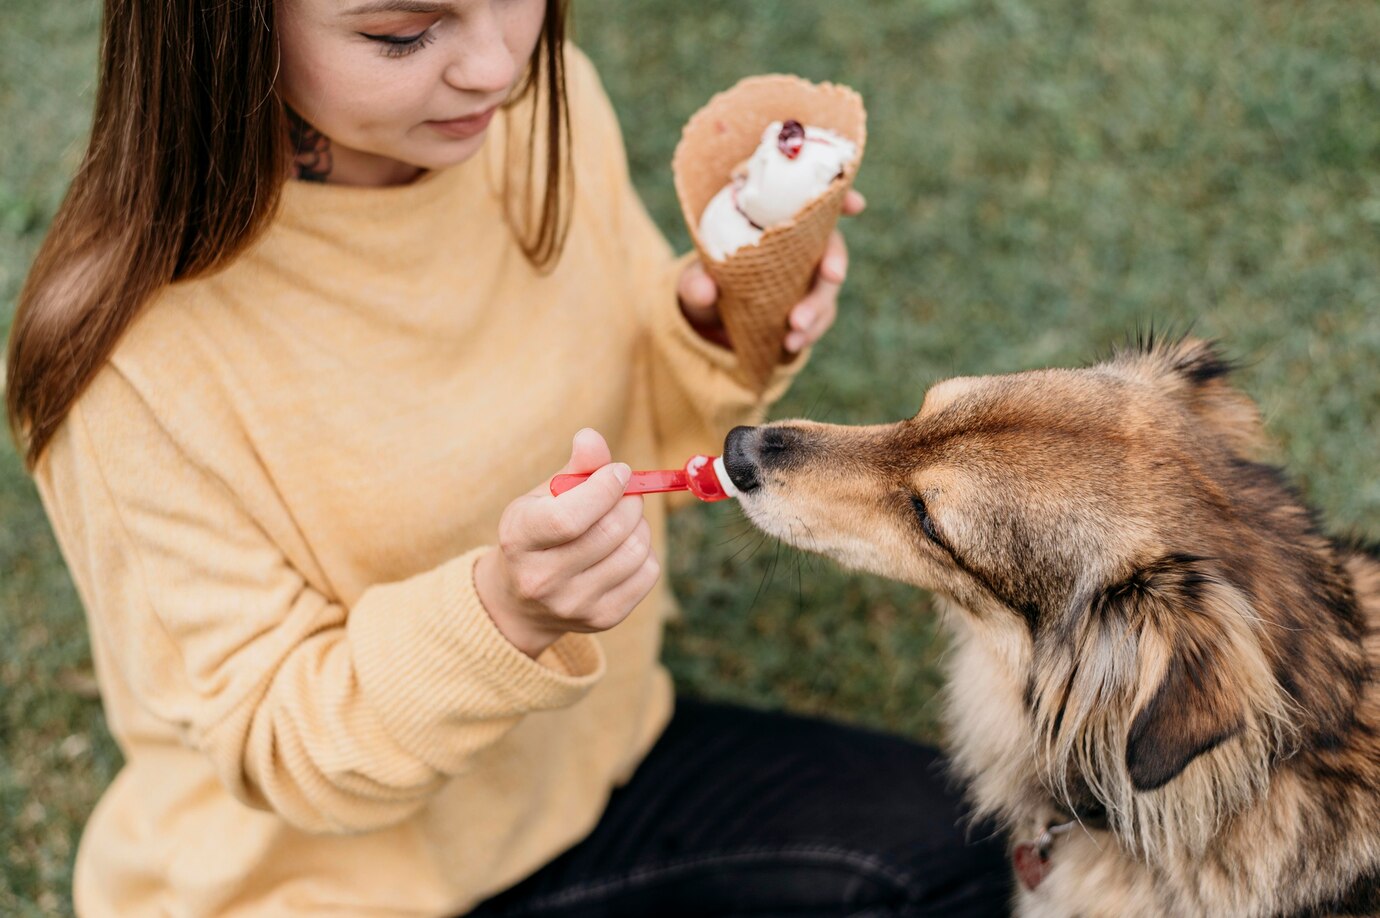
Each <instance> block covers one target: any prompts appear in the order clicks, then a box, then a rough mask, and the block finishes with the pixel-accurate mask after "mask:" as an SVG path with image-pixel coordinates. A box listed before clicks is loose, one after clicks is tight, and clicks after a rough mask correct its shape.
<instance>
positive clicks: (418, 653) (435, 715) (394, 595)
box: [346, 547, 604, 774]
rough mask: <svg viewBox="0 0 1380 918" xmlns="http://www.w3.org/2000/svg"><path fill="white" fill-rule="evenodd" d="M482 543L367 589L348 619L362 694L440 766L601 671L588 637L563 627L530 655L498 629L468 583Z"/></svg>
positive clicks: (577, 693) (563, 703)
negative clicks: (406, 577) (438, 563)
mask: <svg viewBox="0 0 1380 918" xmlns="http://www.w3.org/2000/svg"><path fill="white" fill-rule="evenodd" d="M488 550H489V549H488V548H487V547H485V548H478V549H475V550H473V551H469V552H466V553H465V554H463V555H461V556H460V557H458V558H455V559H453V560H451V561H448V562H446V563H445V564H443V565H441V566H440V567H437V568H435V569H433V570H430V571H426V572H424V573H421V574H418V575H417V576H415V577H413V578H411V579H409V580H404V581H400V582H398V583H391V584H383V585H380V586H376V587H373V588H371V589H370V590H368V591H366V593H365V594H364V596H362V597H361V598H360V601H359V602H358V603H356V604H355V607H354V608H353V609H351V611H350V615H349V618H348V620H347V621H346V630H347V633H348V635H349V641H350V646H351V654H352V655H353V659H354V664H355V669H356V672H357V673H358V675H359V681H360V685H361V687H362V689H363V691H364V694H365V697H366V698H368V699H369V701H370V703H371V704H372V705H373V706H374V707H376V708H377V709H378V711H379V716H380V718H381V720H382V721H383V724H384V726H385V727H386V728H387V730H388V731H389V733H391V734H392V735H393V737H394V738H395V739H396V740H397V741H398V743H399V744H400V745H401V746H403V748H405V749H407V750H408V751H409V752H411V753H413V754H414V755H416V756H417V757H418V758H420V759H421V760H422V761H424V762H426V763H427V764H428V765H430V766H431V767H433V768H435V769H437V770H438V771H441V772H443V773H446V774H455V773H458V772H459V771H460V770H461V769H462V768H463V766H464V762H465V760H466V759H467V758H468V757H469V756H470V755H471V754H473V752H474V750H475V749H476V748H478V747H481V746H485V745H488V744H489V743H491V742H493V741H495V740H497V739H498V737H499V736H501V735H502V734H503V733H505V732H507V731H508V730H509V729H511V728H512V727H513V726H515V725H516V724H517V722H518V721H519V720H520V719H521V717H522V716H523V715H524V714H529V713H532V712H534V711H544V710H551V709H555V708H564V707H569V706H570V705H572V704H574V703H575V702H577V701H579V700H580V699H581V698H583V697H584V695H585V694H586V693H587V692H588V691H589V690H590V688H591V687H592V686H593V685H594V684H595V683H596V682H598V681H599V679H600V678H601V677H602V676H603V674H604V654H603V650H602V649H601V647H600V645H599V642H598V641H597V640H595V639H594V638H593V637H592V636H590V635H587V634H574V633H571V634H566V635H563V636H562V637H561V638H560V639H559V640H558V641H556V642H555V643H554V644H552V645H551V646H550V647H548V648H547V649H546V650H545V651H544V652H543V653H542V654H541V656H540V657H538V658H537V659H536V660H533V659H532V658H531V657H528V656H527V655H526V654H524V653H523V652H522V651H520V650H518V649H517V648H516V647H514V646H513V645H512V644H511V643H510V642H509V641H508V639H507V638H505V637H504V636H503V634H502V632H500V631H499V630H498V627H497V626H496V625H495V624H494V623H493V620H492V619H491V618H490V617H489V613H488V611H487V610H486V609H485V608H484V605H483V603H481V602H480V600H479V594H478V593H477V592H476V590H475V587H474V573H473V571H474V564H475V562H476V561H478V560H479V558H480V556H481V555H483V554H484V552H486V551H488Z"/></svg>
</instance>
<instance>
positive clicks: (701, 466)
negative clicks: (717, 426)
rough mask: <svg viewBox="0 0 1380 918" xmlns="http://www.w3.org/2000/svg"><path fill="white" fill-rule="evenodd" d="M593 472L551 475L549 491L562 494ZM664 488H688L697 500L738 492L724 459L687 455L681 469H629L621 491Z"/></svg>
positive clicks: (648, 491) (723, 497)
mask: <svg viewBox="0 0 1380 918" xmlns="http://www.w3.org/2000/svg"><path fill="white" fill-rule="evenodd" d="M592 474H594V473H593V472H581V473H580V474H578V475H557V476H556V477H555V478H553V479H551V493H552V494H554V495H558V496H559V495H561V494H564V493H565V492H566V491H569V490H570V489H571V488H573V487H575V486H576V485H577V484H579V483H580V482H582V481H584V480H585V479H586V478H588V477H589V476H590V475H592ZM665 491H689V492H690V493H691V494H693V495H695V496H696V497H698V498H699V499H700V500H705V501H710V500H727V499H728V498H730V497H737V496H738V489H737V488H735V487H734V486H733V481H732V480H731V479H730V478H729V477H728V471H727V470H726V469H725V468H724V461H723V459H721V458H720V457H718V456H691V457H690V461H689V462H687V463H685V468H684V469H655V470H652V471H646V472H633V473H632V477H631V478H629V479H628V486H627V487H626V488H625V489H624V490H623V493H624V494H660V493H662V492H665Z"/></svg>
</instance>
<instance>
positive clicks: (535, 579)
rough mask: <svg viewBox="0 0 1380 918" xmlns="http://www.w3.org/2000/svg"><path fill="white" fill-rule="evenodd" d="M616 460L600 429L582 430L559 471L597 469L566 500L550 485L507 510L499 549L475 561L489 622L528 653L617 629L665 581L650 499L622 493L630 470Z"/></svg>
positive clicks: (500, 524)
mask: <svg viewBox="0 0 1380 918" xmlns="http://www.w3.org/2000/svg"><path fill="white" fill-rule="evenodd" d="M610 459H611V457H610V455H609V447H608V444H607V443H605V442H604V438H603V437H601V436H600V435H599V434H598V433H596V432H595V431H593V430H590V429H589V428H585V429H584V430H581V431H580V432H579V433H577V434H576V435H575V440H574V442H573V443H572V444H571V449H570V461H569V462H567V463H566V465H565V468H563V469H561V471H562V472H589V471H593V470H596V469H597V471H594V474H593V475H591V476H590V477H589V479H588V480H586V481H584V482H582V483H581V484H579V485H577V486H576V487H574V488H572V489H571V490H569V491H567V492H566V493H564V494H562V495H561V496H560V497H552V496H551V492H550V491H549V490H548V488H547V485H546V484H542V485H541V486H539V487H537V488H535V489H533V490H532V491H530V492H528V493H527V494H524V495H523V496H522V497H519V498H518V499H517V500H515V501H513V502H512V503H511V504H509V505H508V506H507V508H506V509H505V510H504V511H503V516H502V517H501V518H500V519H499V522H498V547H497V548H496V549H494V550H492V551H490V552H488V553H487V554H485V555H483V556H482V557H480V559H479V561H478V562H477V563H476V564H475V567H474V585H475V589H476V590H477V591H478V593H479V599H480V601H481V602H482V603H484V608H485V609H486V610H488V613H489V617H490V618H492V619H493V621H494V624H495V625H496V626H498V630H499V631H500V632H502V633H503V636H504V637H506V638H507V639H508V640H509V641H510V642H512V644H513V645H514V646H515V647H517V648H518V649H519V650H521V651H522V652H523V653H525V654H527V655H528V656H530V657H533V658H535V657H537V656H538V655H540V654H541V652H542V651H543V650H545V649H546V648H547V647H549V646H550V645H551V644H553V643H555V641H556V640H557V638H559V637H560V636H561V635H563V634H565V633H566V632H567V631H579V632H586V633H588V632H592V631H607V630H608V629H610V628H612V627H613V626H614V625H616V624H618V623H619V622H621V621H622V620H623V619H625V618H627V617H628V613H630V612H632V610H633V607H634V606H636V605H637V604H638V603H639V602H641V601H642V599H643V597H645V596H646V595H647V594H648V593H650V592H651V590H652V586H653V585H654V584H655V583H656V580H657V577H658V576H660V573H661V566H660V565H659V564H658V562H657V559H656V555H655V554H653V552H652V532H651V527H650V526H649V525H648V523H647V520H646V519H645V518H644V517H643V516H642V498H641V497H637V496H633V497H625V496H623V489H624V487H625V486H626V485H627V483H628V476H629V475H630V474H631V471H630V470H629V468H628V467H627V466H626V465H624V464H623V463H621V462H619V463H611V462H610Z"/></svg>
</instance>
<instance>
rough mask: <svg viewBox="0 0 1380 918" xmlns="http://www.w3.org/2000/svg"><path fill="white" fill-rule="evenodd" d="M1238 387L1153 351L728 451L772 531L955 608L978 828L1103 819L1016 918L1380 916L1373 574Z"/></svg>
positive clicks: (1201, 358)
mask: <svg viewBox="0 0 1380 918" xmlns="http://www.w3.org/2000/svg"><path fill="white" fill-rule="evenodd" d="M1229 369H1230V368H1229V366H1228V364H1227V363H1226V362H1225V361H1224V360H1223V359H1222V358H1221V357H1220V356H1219V354H1218V352H1217V350H1216V348H1215V347H1213V346H1212V345H1210V344H1206V343H1203V342H1199V341H1193V340H1173V341H1155V340H1150V341H1145V342H1141V343H1140V344H1139V345H1137V346H1134V347H1129V348H1127V349H1125V350H1123V351H1121V352H1119V353H1117V354H1115V355H1114V356H1113V357H1112V358H1111V359H1109V360H1107V361H1105V362H1103V363H1100V364H1098V365H1095V366H1092V367H1088V368H1084V369H1077V370H1062V369H1052V370H1041V371H1033V372H1027V373H1019V374H1014V375H1009V376H995V377H982V378H958V379H950V380H948V381H945V382H942V383H940V384H938V385H936V386H934V387H933V388H931V389H930V390H929V392H928V393H927V394H926V396H925V400H924V404H923V407H922V408H921V409H920V412H919V414H917V415H916V416H915V417H914V418H912V419H910V420H906V421H902V422H900V423H896V424H884V425H877V426H866V427H841V426H835V425H824V424H817V423H812V422H809V421H802V420H796V421H784V422H780V423H776V424H771V425H767V426H764V427H758V428H738V429H736V430H735V431H734V432H733V433H731V434H730V435H729V438H728V441H727V443H726V447H725V461H726V465H727V468H728V470H729V473H730V476H731V477H732V478H733V479H734V481H735V483H736V484H737V485H738V487H739V488H740V489H741V490H742V491H743V494H742V496H741V498H740V502H741V505H742V507H743V509H744V511H745V512H746V514H747V516H748V517H749V518H750V519H751V520H752V521H753V522H754V523H755V524H756V525H757V526H759V527H760V528H762V529H763V530H765V531H767V532H768V533H771V534H773V535H776V536H777V537H779V538H781V539H783V540H784V541H786V542H788V543H790V544H793V545H795V546H797V547H800V548H803V549H806V550H810V551H814V552H818V553H821V554H824V555H827V556H830V557H832V558H834V559H835V560H837V561H839V562H841V563H842V564H844V565H847V566H849V567H853V568H857V569H861V570H865V571H870V572H873V573H876V574H880V575H882V576H885V577H890V578H894V579H898V580H902V581H906V582H909V583H912V584H915V585H917V586H920V587H923V588H925V589H928V590H931V591H933V592H934V593H935V594H936V595H937V599H938V605H939V607H940V609H941V611H942V613H943V614H944V617H945V619H946V621H947V622H948V624H949V625H950V626H951V627H952V631H953V634H954V646H953V649H952V652H951V654H950V656H949V662H948V668H949V673H948V676H949V678H948V681H947V687H946V719H947V730H948V746H949V751H950V755H951V757H952V761H953V766H954V768H955V771H956V774H957V775H958V776H959V777H960V778H961V779H962V780H963V781H964V783H965V784H966V786H967V788H968V792H969V795H970V797H971V799H972V801H973V803H974V804H975V808H976V811H977V814H978V815H980V816H986V815H991V816H993V817H995V818H996V819H997V820H998V821H999V822H1000V824H1001V825H1003V827H1004V828H1005V830H1006V831H1007V833H1008V834H1009V837H1010V838H1011V839H1012V843H1013V844H1016V843H1020V842H1023V841H1033V840H1034V839H1035V838H1036V837H1037V836H1039V835H1040V833H1041V832H1042V831H1044V830H1045V829H1046V828H1047V827H1049V826H1051V825H1054V824H1057V823H1064V822H1067V821H1069V820H1071V819H1078V820H1080V821H1081V823H1082V824H1080V825H1076V826H1075V827H1074V829H1073V831H1069V832H1067V833H1066V834H1063V835H1061V836H1059V837H1057V838H1056V839H1054V841H1053V843H1052V845H1051V846H1050V857H1049V862H1048V872H1047V874H1046V875H1045V878H1044V879H1043V881H1042V882H1040V883H1039V884H1038V885H1037V886H1036V888H1035V889H1034V890H1029V889H1026V888H1024V887H1021V888H1020V889H1019V890H1018V894H1017V901H1016V903H1015V906H1016V911H1017V912H1018V913H1019V914H1021V915H1024V916H1031V918H1035V916H1041V918H1043V916H1056V915H1059V916H1065V915H1077V916H1089V918H1091V916H1117V918H1135V916H1166V915H1168V916H1186V915H1211V916H1238V915H1239V916H1262V918H1264V916H1295V915H1297V916H1322V915H1333V914H1336V915H1363V914H1376V913H1380V559H1378V558H1377V552H1376V551H1375V549H1374V547H1370V548H1367V547H1364V546H1362V545H1360V544H1352V543H1347V542H1344V541H1339V540H1335V539H1332V538H1329V537H1328V536H1326V535H1324V534H1323V533H1322V531H1321V530H1320V528H1319V525H1318V522H1317V520H1316V518H1315V516H1314V514H1313V513H1312V512H1311V511H1310V510H1309V509H1308V508H1307V507H1305V506H1304V505H1303V503H1302V502H1301V500H1300V498H1299V497H1298V495H1297V494H1296V492H1295V491H1294V490H1292V489H1291V487H1290V486H1289V485H1288V484H1287V483H1286V481H1285V480H1284V478H1283V477H1282V475H1281V474H1280V473H1279V471H1278V470H1277V469H1275V468H1273V467H1271V466H1269V465H1267V464H1265V463H1264V462H1262V461H1261V457H1262V453H1263V446H1264V444H1263V440H1264V434H1263V429H1262V425H1261V423H1260V419H1259V417H1258V414H1257V411H1256V409H1255V406H1254V405H1253V403H1252V402H1251V401H1250V400H1249V399H1248V398H1247V397H1246V396H1244V395H1243V394H1241V393H1240V392H1239V391H1238V390H1236V389H1235V388H1233V387H1232V386H1231V385H1230V383H1229V381H1228V375H1229ZM1089 814H1095V815H1096V816H1098V817H1100V818H1099V819H1097V820H1096V821H1094V820H1093V819H1091V818H1089Z"/></svg>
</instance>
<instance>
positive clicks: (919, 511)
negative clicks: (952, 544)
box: [910, 494, 948, 550]
mask: <svg viewBox="0 0 1380 918" xmlns="http://www.w3.org/2000/svg"><path fill="white" fill-rule="evenodd" d="M910 506H911V508H912V509H913V510H914V511H915V515H916V517H917V518H919V520H920V530H921V531H922V532H924V533H925V538H927V539H929V540H930V541H931V542H933V543H934V544H936V545H938V546H939V547H940V548H944V549H946V550H947V547H948V546H946V545H945V544H944V541H943V540H942V539H941V538H939V532H938V531H937V530H936V529H935V528H934V520H933V519H931V518H930V511H929V508H927V507H926V506H925V501H924V499H923V498H922V497H920V495H918V494H912V495H911V498H910Z"/></svg>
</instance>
